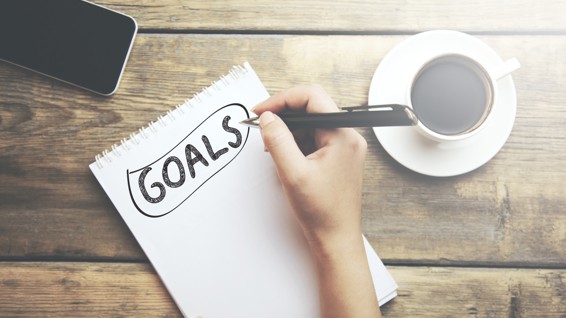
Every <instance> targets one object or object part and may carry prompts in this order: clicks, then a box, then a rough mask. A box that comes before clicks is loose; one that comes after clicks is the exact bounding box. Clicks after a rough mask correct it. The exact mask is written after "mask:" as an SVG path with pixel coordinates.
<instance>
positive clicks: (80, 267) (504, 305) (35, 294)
mask: <svg viewBox="0 0 566 318" xmlns="http://www.w3.org/2000/svg"><path fill="white" fill-rule="evenodd" d="M389 269H390V271H391V273H392V275H393V276H394V277H395V279H396V281H397V283H398V284H399V290H398V296H397V297H396V298H395V299H394V300H393V301H391V302H390V303H388V304H386V305H385V306H383V307H382V312H383V314H384V317H515V318H517V317H541V309H543V310H544V314H543V316H544V317H556V318H564V317H565V313H566V285H565V284H564V281H566V271H564V270H538V269H487V268H450V267H436V268H428V267H399V266H391V267H389ZM0 287H1V288H0V308H1V309H2V310H0V317H181V314H180V312H179V311H178V310H177V308H176V306H175V304H174V303H173V301H172V300H171V298H170V297H169V295H168V294H167V292H166V290H165V288H164V287H163V286H162V285H161V282H160V281H159V278H158V276H157V275H156V274H155V272H154V271H153V269H152V268H151V267H150V266H148V265H144V264H119V263H118V264H113V263H98V264H92V263H56V262H47V263H0ZM22 304H26V305H25V306H22ZM188 314H189V317H192V316H194V315H196V314H203V315H205V317H206V313H188Z"/></svg>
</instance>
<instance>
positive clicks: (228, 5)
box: [96, 0, 566, 33]
mask: <svg viewBox="0 0 566 318" xmlns="http://www.w3.org/2000/svg"><path fill="white" fill-rule="evenodd" d="M96 3H99V4H102V5H106V6H109V7H111V8H113V9H116V10H119V11H122V12H124V13H127V14H129V15H131V16H133V17H134V18H136V19H137V21H138V23H139V25H140V27H141V29H151V30H164V29H165V30H191V31H213V32H218V31H223V30H224V31H251V32H257V31H268V32H301V31H306V32H309V31H311V32H346V33H351V32H378V33H383V32H395V33H397V32H404V33H406V32H416V31H425V30H430V29H454V30H462V31H472V32H564V31H566V23H564V19H563V16H562V14H563V13H564V12H566V3H565V2H564V1H561V0H543V1H529V0H500V1H491V0H479V1H448V0H408V1H397V0H385V1H374V0H362V1H340V0H331V1H320V0H318V1H312V0H310V1H302V0H290V1H273V0H271V1H254V0H247V1H207V0H199V1H192V0H164V1H155V0H142V1H124V0H99V1H96Z"/></svg>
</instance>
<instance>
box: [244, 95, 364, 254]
mask: <svg viewBox="0 0 566 318" xmlns="http://www.w3.org/2000/svg"><path fill="white" fill-rule="evenodd" d="M253 111H254V112H255V113H256V114H258V115H260V127H261V133H262V137H263V140H264V144H265V148H266V150H267V151H269V152H270V154H271V156H272V158H273V160H274V162H275V164H276V167H277V173H278V175H279V179H280V180H281V183H282V184H283V188H284V190H285V193H286V195H287V198H288V200H289V201H290V203H291V206H292V207H293V210H294V212H295V214H296V216H297V218H298V220H299V222H300V224H301V226H302V228H303V231H304V233H305V236H306V238H307V240H309V243H310V244H316V245H317V247H319V246H318V245H320V244H326V245H328V244H332V245H333V246H336V245H335V244H338V242H342V243H344V244H347V245H350V244H351V243H352V240H355V242H358V241H359V240H360V239H361V226H360V210H361V186H362V172H363V163H364V157H365V153H366V148H367V144H366V141H365V139H364V138H363V137H362V136H361V135H360V134H358V133H357V132H356V131H355V130H354V129H352V128H336V129H315V130H313V129H310V130H302V131H298V130H297V131H294V132H293V133H292V132H291V131H290V130H289V129H288V128H287V126H286V125H285V124H284V122H283V121H282V120H281V119H280V118H279V117H278V116H277V115H274V114H273V113H277V112H282V111H305V112H308V113H323V112H336V111H338V107H337V106H336V104H335V103H334V101H333V100H332V99H331V98H330V97H329V96H328V95H327V94H326V92H325V91H324V90H323V89H322V88H321V87H319V86H299V87H295V88H291V89H289V90H287V91H284V92H281V93H279V94H276V95H273V96H272V97H270V98H269V99H267V100H266V101H264V102H262V103H260V104H258V105H257V106H256V107H255V108H254V109H253ZM350 246H351V245H350Z"/></svg>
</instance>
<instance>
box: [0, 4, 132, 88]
mask: <svg viewBox="0 0 566 318" xmlns="http://www.w3.org/2000/svg"><path fill="white" fill-rule="evenodd" d="M136 32H137V25H136V22H135V20H134V19H132V18H131V17H129V16H126V15H123V14H121V13H118V12H115V11H111V10H109V9H106V8H103V7H100V6H97V5H95V4H92V3H90V2H86V1H81V0H2V1H0V59H3V60H5V61H8V62H11V63H13V64H16V65H19V66H22V67H25V68H28V69H31V70H33V71H37V72H39V73H43V74H45V75H48V76H51V77H54V78H57V79H60V80H63V81H65V82H68V83H71V84H74V85H77V86H80V87H83V88H86V89H88V90H91V91H94V92H97V93H100V94H104V95H109V94H112V93H114V91H115V90H116V88H117V86H118V82H119V81H120V77H121V75H122V71H123V68H124V66H125V63H126V60H127V59H128V55H129V52H130V48H131V46H132V43H133V39H134V37H135V34H136Z"/></svg>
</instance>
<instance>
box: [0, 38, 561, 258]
mask: <svg viewBox="0 0 566 318" xmlns="http://www.w3.org/2000/svg"><path fill="white" fill-rule="evenodd" d="M405 38H406V36H272V35H242V36H228V35H208V36H205V35H162V34H161V35H143V34H142V35H140V36H139V37H138V38H137V40H136V43H135V47H134V49H133V51H132V56H131V59H130V62H129V64H128V66H127V68H126V72H125V74H124V77H123V79H122V84H121V87H120V88H119V90H118V92H117V94H116V95H115V96H113V97H111V98H106V97H98V96H95V95H92V94H90V93H88V92H83V91H81V90H79V89H75V88H73V87H70V86H68V85H66V84H61V83H59V82H57V81H54V80H51V79H47V78H44V77H42V76H39V75H35V74H33V73H31V72H28V71H24V70H20V69H18V68H16V67H13V66H10V65H7V64H0V259H5V260H6V259H45V258H48V259H68V260H73V259H75V260H87V259H131V260H144V259H145V257H144V255H143V253H142V252H141V250H140V249H139V247H138V246H137V244H136V242H135V241H134V239H133V237H132V236H131V234H130V233H129V231H128V229H127V228H126V226H125V224H124V223H123V222H122V221H121V219H120V217H119V215H118V213H117V212H116V211H115V210H114V208H113V207H112V205H111V203H110V201H109V200H108V198H107V197H106V195H105V194H104V192H103V190H102V188H101V187H99V185H98V184H97V182H96V180H95V179H94V177H93V176H92V174H91V173H90V171H89V170H88V168H87V166H88V164H90V163H91V162H92V161H93V158H94V155H96V154H97V153H99V152H101V151H102V150H103V149H108V148H109V147H110V146H111V145H112V144H113V143H115V142H118V141H119V140H120V139H121V138H125V137H127V136H128V135H129V134H130V133H131V132H133V131H135V130H136V129H138V128H139V127H141V126H143V125H145V124H146V123H147V122H149V121H151V120H155V119H156V118H157V117H158V116H159V115H161V114H163V113H165V112H166V111H167V110H169V109H170V108H172V107H173V106H174V105H176V104H179V103H181V102H183V100H184V99H185V98H187V97H190V96H191V95H192V93H194V92H197V91H199V90H200V88H202V87H204V86H207V85H209V84H210V82H211V81H213V80H215V79H217V78H218V76H219V75H220V74H224V73H225V72H226V71H227V70H229V68H230V66H231V65H233V64H238V63H242V62H243V61H246V60H248V61H250V62H251V64H252V65H253V67H254V68H255V69H256V71H257V73H258V74H259V76H260V78H262V80H263V82H264V84H265V85H266V87H267V88H268V90H269V91H270V92H272V93H273V92H277V91H279V90H281V89H284V88H288V87H291V86H294V85H297V84H307V83H320V84H321V85H323V86H324V87H325V88H326V89H327V90H328V92H329V93H330V94H331V96H332V97H333V98H334V99H335V100H336V102H337V104H338V105H340V106H349V105H359V104H363V103H366V102H367V94H368V89H369V84H370V81H371V77H372V75H373V72H374V71H375V68H376V67H377V65H378V64H379V62H380V60H381V58H382V57H383V56H384V55H385V54H386V53H387V52H388V51H389V50H390V49H391V48H393V47H394V46H395V45H396V44H398V43H399V42H401V41H402V40H403V39H405ZM481 39H483V40H484V41H486V42H487V43H488V44H490V45H491V46H492V47H493V48H494V49H495V50H496V51H497V52H498V53H499V54H500V55H501V56H502V57H505V58H508V57H512V56H515V57H517V58H518V59H519V60H520V61H521V63H522V68H521V70H519V71H518V72H517V73H516V74H515V75H514V80H515V84H516V87H517V91H518V98H519V106H518V113H517V118H516V122H515V127H514V130H513V132H512V134H511V137H510V139H509V140H508V142H507V144H506V145H505V146H504V148H503V149H502V150H501V152H500V153H499V154H498V155H497V156H496V157H495V158H494V159H492V160H491V161H490V162H489V163H488V164H486V165H485V166H484V167H482V168H480V169H478V170H477V171H474V172H472V173H469V174H466V175H463V176H459V177H453V178H443V179H439V178H432V177H425V176H421V175H418V174H416V173H413V172H411V171H409V170H407V169H405V168H403V167H401V166H400V165H399V164H398V163H396V162H395V160H393V159H392V158H391V157H389V155H388V154H387V153H386V152H385V151H384V150H383V148H382V147H381V146H380V145H379V143H378V142H377V140H376V138H375V136H374V135H373V134H372V133H371V131H370V130H369V129H364V130H361V132H362V133H363V135H364V136H365V137H366V139H367V140H368V142H369V151H368V156H367V162H366V167H365V183H364V192H363V220H362V222H363V230H364V232H365V233H366V235H367V237H368V239H369V240H370V242H371V243H372V244H373V246H374V247H375V248H376V250H377V251H378V253H379V255H380V256H381V257H382V258H383V259H384V260H385V261H386V262H390V263H398V264H408V263H410V264H412V263H415V264H417V263H418V264H471V265H474V264H483V265H493V264H499V265H501V264H504V265H505V266H509V265H521V266H523V265H528V266H537V267H556V266H563V264H565V263H566V254H565V253H564V246H566V213H564V211H565V208H566V187H564V179H566V169H565V168H564V162H566V130H565V129H564V127H565V126H566V107H565V105H566V91H565V90H564V88H563V86H564V83H566V75H565V74H566V62H565V60H564V59H563V56H566V41H564V37H562V36H482V37H481Z"/></svg>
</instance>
